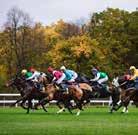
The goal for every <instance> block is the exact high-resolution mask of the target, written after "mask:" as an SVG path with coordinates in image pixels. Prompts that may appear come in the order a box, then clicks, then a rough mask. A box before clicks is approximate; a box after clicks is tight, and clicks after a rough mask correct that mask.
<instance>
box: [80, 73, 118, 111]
mask: <svg viewBox="0 0 138 135" xmlns="http://www.w3.org/2000/svg"><path fill="white" fill-rule="evenodd" d="M77 81H78V82H79V83H80V82H84V83H87V84H89V86H91V88H92V92H91V93H89V95H90V97H89V99H91V98H107V97H111V98H112V103H111V104H110V106H111V107H110V112H111V113H112V112H113V111H114V110H115V106H116V105H117V102H118V101H119V94H120V93H119V90H118V89H116V88H115V87H114V86H113V85H110V87H108V86H106V87H107V88H106V87H105V88H99V87H97V82H91V81H90V78H89V77H87V76H85V75H84V76H79V78H78V79H77ZM87 101H88V102H89V101H90V100H87Z"/></svg>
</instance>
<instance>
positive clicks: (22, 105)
mask: <svg viewBox="0 0 138 135" xmlns="http://www.w3.org/2000/svg"><path fill="white" fill-rule="evenodd" d="M25 102H26V100H23V101H22V103H21V107H22V108H23V109H27V107H25V106H24V103H25Z"/></svg>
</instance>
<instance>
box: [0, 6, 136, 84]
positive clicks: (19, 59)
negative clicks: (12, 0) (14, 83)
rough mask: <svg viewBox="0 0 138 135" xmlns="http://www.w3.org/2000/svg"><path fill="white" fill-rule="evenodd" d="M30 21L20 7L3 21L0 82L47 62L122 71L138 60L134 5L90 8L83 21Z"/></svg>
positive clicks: (43, 67)
mask: <svg viewBox="0 0 138 135" xmlns="http://www.w3.org/2000/svg"><path fill="white" fill-rule="evenodd" d="M20 13H22V14H20ZM14 15H15V16H16V17H17V18H16V19H17V20H18V21H17V22H16V21H15V22H14V20H13V19H14ZM30 22H31V20H30V17H29V16H28V15H27V14H26V13H24V12H23V11H20V10H19V9H11V10H10V11H9V13H8V22H7V24H8V25H7V26H6V27H5V28H4V30H3V31H1V32H0V67H2V68H1V71H0V73H2V74H3V75H2V76H3V77H0V80H1V81H0V82H2V83H3V80H5V79H6V78H9V77H11V76H12V75H15V74H16V73H17V72H20V70H21V69H23V68H28V67H30V66H34V67H36V68H37V69H38V70H42V71H46V69H47V67H48V66H49V65H51V66H53V67H54V68H59V67H60V66H61V65H66V66H67V67H68V68H72V69H74V70H76V71H77V72H82V73H86V74H88V75H89V73H90V69H91V67H92V66H98V67H99V68H100V70H102V71H106V72H107V73H108V74H109V75H110V77H112V75H113V74H114V73H115V72H118V73H121V74H122V73H123V72H124V71H125V70H126V69H128V67H129V66H130V65H135V66H138V62H137V60H138V53H137V52H138V12H137V11H134V12H132V13H129V12H127V11H124V10H120V9H112V8H108V9H107V10H105V11H103V12H100V13H94V14H93V15H92V17H91V18H90V22H89V23H88V24H85V25H84V26H82V27H80V26H77V25H76V24H73V23H67V22H64V21H63V20H59V21H58V22H57V23H55V24H53V25H50V26H42V24H41V23H35V25H33V26H31V24H30ZM12 23H14V24H16V25H15V26H13V25H11V24H12Z"/></svg>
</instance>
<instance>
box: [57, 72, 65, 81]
mask: <svg viewBox="0 0 138 135" xmlns="http://www.w3.org/2000/svg"><path fill="white" fill-rule="evenodd" d="M65 78H66V75H65V74H64V73H63V74H62V76H61V77H60V78H59V79H58V80H57V81H56V83H57V84H60V83H62V81H63V80H64V79H65Z"/></svg>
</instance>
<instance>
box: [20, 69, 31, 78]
mask: <svg viewBox="0 0 138 135" xmlns="http://www.w3.org/2000/svg"><path fill="white" fill-rule="evenodd" d="M21 74H22V75H23V76H24V77H25V78H26V79H27V78H29V77H31V76H32V73H31V72H29V71H27V70H26V69H23V70H22V71H21Z"/></svg>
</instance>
